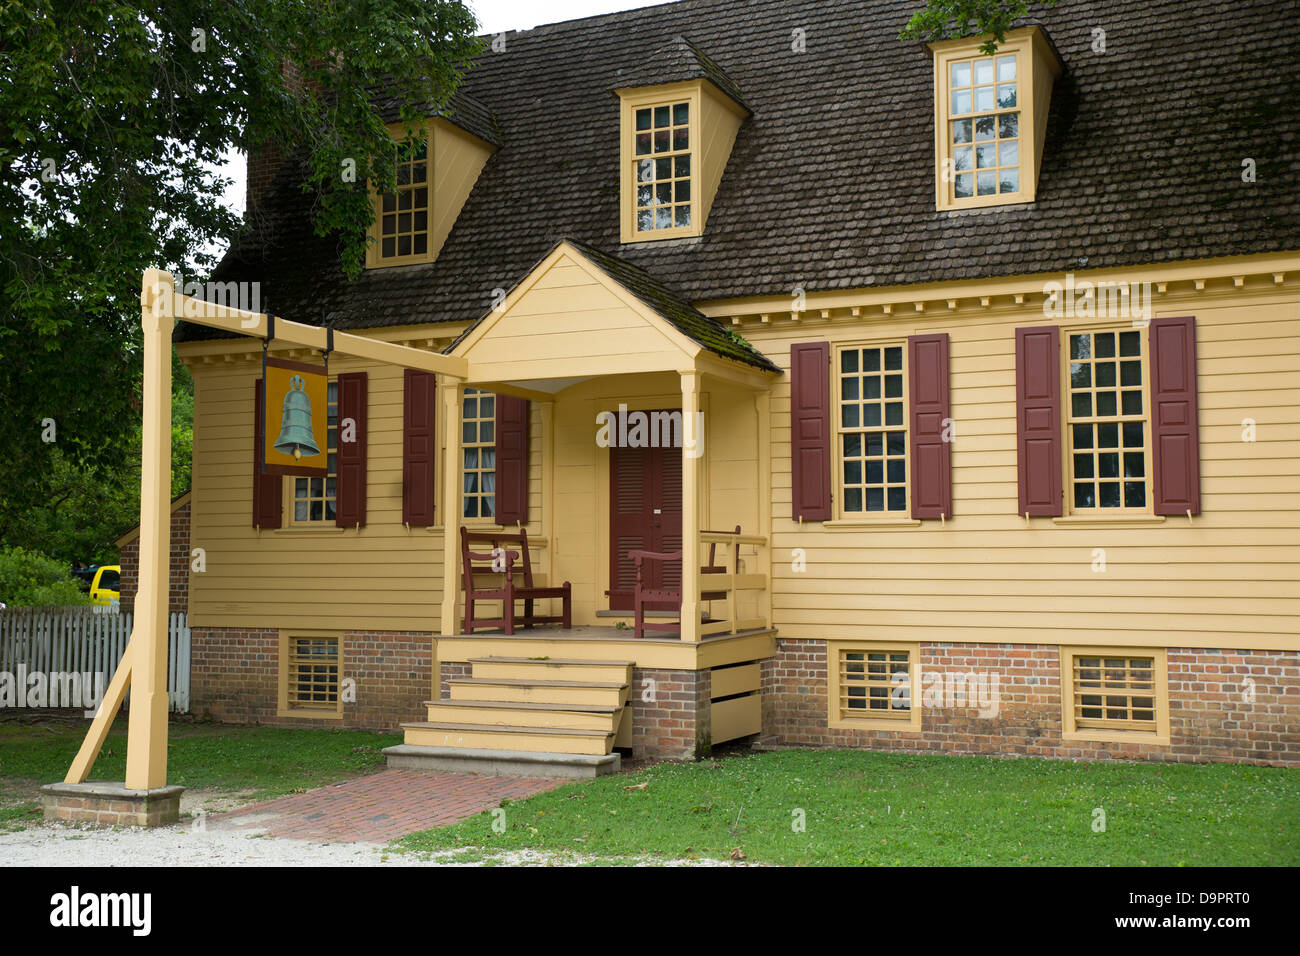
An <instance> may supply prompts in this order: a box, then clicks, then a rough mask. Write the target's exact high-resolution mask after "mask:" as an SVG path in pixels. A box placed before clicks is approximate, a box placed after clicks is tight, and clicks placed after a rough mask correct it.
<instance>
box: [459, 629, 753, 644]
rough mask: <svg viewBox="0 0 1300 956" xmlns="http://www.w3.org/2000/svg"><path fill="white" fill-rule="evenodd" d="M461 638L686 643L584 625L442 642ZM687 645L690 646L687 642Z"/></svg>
mask: <svg viewBox="0 0 1300 956" xmlns="http://www.w3.org/2000/svg"><path fill="white" fill-rule="evenodd" d="M773 631H775V628H770V627H753V628H749V629H747V630H740V631H736V633H735V634H709V635H707V636H705V637H701V638H700V643H701V644H708V643H711V642H713V641H726V640H735V639H736V638H738V637H752V636H754V635H756V634H771V633H773ZM457 638H477V639H484V638H491V639H493V640H498V639H499V640H504V641H511V640H519V641H599V642H601V643H603V644H608V643H620V642H627V643H628V644H667V645H669V646H672V647H679V646H681V645H682V643H683V641H682V639H681V638H679V637H673V636H670V635H664V636H659V637H651V636H649V635H647V636H645V637H637V636H635V635H634V634H633V633H632V629H631V628H630V627H629V628H617V627H612V626H610V625H604V624H581V625H574V626H573V627H570V628H567V629H566V628H562V627H534V628H522V627H521V628H516V629H515V632H514V633H513V634H507V633H506V632H505V631H504V630H501V629H499V628H497V629H493V630H490V631H477V632H475V633H473V634H464V633H461V634H447V635H444V636H443V637H441V638H439V639H440V640H448V639H450V640H455V639H457ZM685 643H688V644H689V643H690V642H689V641H688V642H685Z"/></svg>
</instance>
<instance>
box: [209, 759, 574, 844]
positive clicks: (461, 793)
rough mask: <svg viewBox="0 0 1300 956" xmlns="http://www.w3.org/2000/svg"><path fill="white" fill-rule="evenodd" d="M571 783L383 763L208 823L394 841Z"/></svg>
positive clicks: (342, 839) (334, 839)
mask: <svg viewBox="0 0 1300 956" xmlns="http://www.w3.org/2000/svg"><path fill="white" fill-rule="evenodd" d="M565 782H566V781H563V780H550V779H542V778H538V777H489V776H483V775H481V774H473V773H429V772H425V771H419V770H381V771H380V772H379V773H373V774H369V775H367V776H364V777H357V778H356V779H354V780H348V781H346V782H344V783H336V784H332V785H331V786H328V787H321V788H319V789H317V790H310V791H308V792H307V793H299V794H293V795H292V796H288V797H279V798H277V799H275V800H267V801H265V802H263V803H254V804H250V805H249V806H247V807H241V808H240V809H238V810H232V811H230V812H229V813H219V814H212V815H211V816H209V817H208V819H207V826H208V827H209V828H210V829H213V830H249V831H261V832H264V833H266V834H267V835H269V836H275V837H287V838H290V839H295V840H316V841H318V842H326V843H387V842H388V841H389V840H392V839H395V838H397V837H400V836H404V835H405V834H407V833H414V832H415V831H417V830H427V829H429V828H430V827H436V826H442V825H443V824H446V823H455V822H457V821H458V820H464V819H466V818H467V817H472V816H474V815H475V814H476V813H482V812H483V811H484V810H490V809H492V808H493V807H497V806H500V804H501V801H502V800H507V799H509V800H518V799H520V798H521V797H530V796H532V795H533V794H535V793H542V792H544V791H546V790H552V789H554V788H555V787H558V786H559V785H560V784H562V783H565Z"/></svg>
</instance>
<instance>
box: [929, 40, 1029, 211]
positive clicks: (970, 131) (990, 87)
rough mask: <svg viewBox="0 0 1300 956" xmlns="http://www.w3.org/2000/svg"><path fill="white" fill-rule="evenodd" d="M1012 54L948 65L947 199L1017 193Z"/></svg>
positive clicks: (1017, 131)
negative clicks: (949, 164) (949, 181)
mask: <svg viewBox="0 0 1300 956" xmlns="http://www.w3.org/2000/svg"><path fill="white" fill-rule="evenodd" d="M1018 85H1019V78H1018V77H1017V75H1016V56H1015V54H1013V53H1012V54H1004V55H1002V56H996V57H991V56H986V57H973V58H971V59H961V60H954V61H952V62H950V63H949V64H948V90H947V95H948V110H949V117H950V119H949V121H948V130H947V135H948V142H949V150H950V154H951V159H952V171H951V172H952V176H951V178H952V185H951V188H952V190H953V192H952V198H954V199H970V198H972V197H975V196H995V195H998V194H1002V193H1016V192H1019V191H1020V110H1019V108H1018V105H1017V100H1018V97H1017V95H1016V94H1017V86H1018Z"/></svg>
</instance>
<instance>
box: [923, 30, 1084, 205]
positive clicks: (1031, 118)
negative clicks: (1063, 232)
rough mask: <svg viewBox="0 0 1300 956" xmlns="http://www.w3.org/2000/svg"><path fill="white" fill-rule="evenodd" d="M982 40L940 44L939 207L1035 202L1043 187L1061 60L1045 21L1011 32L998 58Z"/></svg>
mask: <svg viewBox="0 0 1300 956" xmlns="http://www.w3.org/2000/svg"><path fill="white" fill-rule="evenodd" d="M982 42H983V38H981V37H974V38H968V39H963V40H951V41H947V42H945V43H938V44H934V46H933V49H934V57H935V156H936V159H937V161H938V168H937V169H936V175H935V187H936V189H935V193H936V196H935V198H936V205H937V208H939V209H963V208H969V207H973V206H998V205H1006V204H1009V203H1020V202H1032V201H1033V199H1034V195H1035V193H1036V190H1037V186H1038V168H1039V164H1040V162H1041V158H1042V150H1043V137H1044V133H1045V132H1046V129H1047V109H1048V106H1049V105H1050V103H1051V93H1052V81H1053V79H1054V78H1055V77H1056V76H1057V75H1058V74H1059V73H1060V71H1061V65H1060V61H1059V60H1058V59H1057V57H1056V54H1055V52H1054V51H1053V50H1052V47H1051V44H1050V43H1048V41H1047V38H1046V35H1045V34H1044V33H1043V32H1042V31H1041V30H1040V29H1039V28H1037V27H1030V28H1027V29H1024V30H1015V31H1012V32H1011V33H1009V34H1007V39H1006V41H1005V42H1004V43H1003V44H1002V45H1001V46H1000V47H999V48H998V51H997V53H996V54H994V55H993V56H987V55H984V54H982V53H981V52H980V50H979V47H980V44H981V43H982Z"/></svg>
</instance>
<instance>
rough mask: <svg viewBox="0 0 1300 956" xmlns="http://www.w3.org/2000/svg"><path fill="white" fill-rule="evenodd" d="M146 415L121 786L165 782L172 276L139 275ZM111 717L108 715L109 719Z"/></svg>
mask: <svg viewBox="0 0 1300 956" xmlns="http://www.w3.org/2000/svg"><path fill="white" fill-rule="evenodd" d="M143 285H144V289H143V293H142V295H141V299H140V301H141V304H142V305H143V309H142V310H141V322H142V324H143V327H144V422H143V429H142V431H141V436H142V437H141V454H140V573H139V588H138V593H137V595H136V599H135V624H134V627H133V628H132V633H131V644H132V652H131V710H130V720H129V724H128V730H127V742H126V786H127V788H128V789H131V790H155V789H157V788H159V787H165V786H166V785H167V712H168V710H170V707H169V706H168V700H167V575H168V568H169V555H170V554H171V484H172V478H171V467H172V444H171V442H172V404H171V403H172V327H173V325H175V320H174V318H173V308H172V306H173V302H172V293H173V289H174V285H173V282H172V278H171V276H169V275H167V274H166V273H164V272H160V271H158V270H156V269H150V270H148V271H147V272H145V274H144V283H143ZM109 719H110V721H111V719H112V718H111V717H110V718H109Z"/></svg>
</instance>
